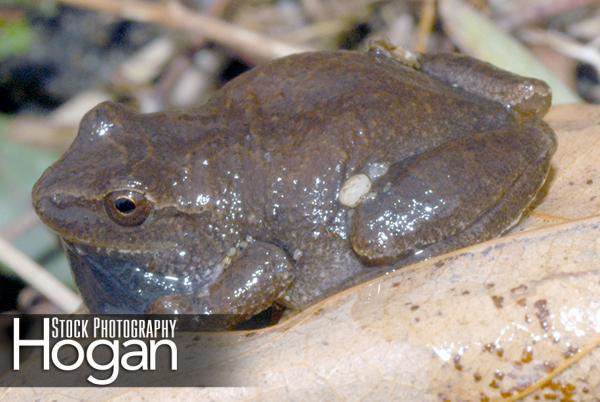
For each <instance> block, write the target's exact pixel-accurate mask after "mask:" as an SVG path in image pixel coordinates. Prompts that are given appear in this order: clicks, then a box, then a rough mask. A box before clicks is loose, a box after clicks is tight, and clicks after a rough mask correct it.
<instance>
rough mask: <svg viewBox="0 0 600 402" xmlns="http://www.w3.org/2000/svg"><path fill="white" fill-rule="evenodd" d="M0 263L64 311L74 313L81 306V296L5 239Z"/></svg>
mask: <svg viewBox="0 0 600 402" xmlns="http://www.w3.org/2000/svg"><path fill="white" fill-rule="evenodd" d="M0 263H1V264H3V265H5V266H6V267H8V268H10V269H11V270H13V271H14V272H15V273H16V274H17V275H19V276H20V277H21V278H22V279H23V280H24V281H25V282H27V283H28V284H30V285H31V286H32V287H33V288H34V289H36V290H38V291H39V292H40V293H41V294H43V295H44V296H46V297H47V298H48V300H50V301H51V302H52V303H54V304H55V305H57V306H58V307H60V308H61V309H62V310H63V311H65V312H67V313H72V312H73V311H75V310H76V309H77V308H78V307H79V306H80V305H81V299H80V298H79V296H77V295H76V294H75V293H74V292H73V291H71V290H70V289H69V288H67V287H66V286H65V285H63V284H62V283H61V282H60V281H58V280H57V279H56V278H55V277H54V276H52V275H51V274H50V273H49V272H48V271H46V270H45V269H44V268H43V267H41V266H39V265H38V264H37V263H35V262H34V261H33V260H31V259H30V258H29V257H27V256H26V255H25V254H23V253H22V252H21V251H19V250H18V249H17V248H15V247H14V246H13V245H12V244H10V243H9V242H7V241H6V240H4V239H3V238H0Z"/></svg>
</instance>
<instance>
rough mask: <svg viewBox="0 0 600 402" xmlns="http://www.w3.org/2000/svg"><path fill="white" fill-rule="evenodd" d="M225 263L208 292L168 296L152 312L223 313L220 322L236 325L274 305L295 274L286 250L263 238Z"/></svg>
mask: <svg viewBox="0 0 600 402" xmlns="http://www.w3.org/2000/svg"><path fill="white" fill-rule="evenodd" d="M229 258H230V257H226V259H229ZM224 264H225V265H226V266H225V268H224V270H223V273H222V274H221V276H220V277H219V279H218V280H217V281H216V282H215V283H213V284H212V285H211V286H210V287H209V288H208V291H207V292H206V294H205V295H171V296H165V297H162V298H160V299H158V300H157V301H156V302H155V303H154V304H153V305H152V307H151V309H150V312H151V313H163V314H165V313H166V314H169V313H178V314H182V313H183V314H217V315H222V316H223V317H222V319H221V321H219V322H220V325H221V326H223V327H233V326H235V325H237V324H239V323H241V322H243V321H245V320H247V319H248V318H250V317H252V316H253V315H255V314H258V313H260V312H261V311H263V310H265V309H267V308H268V307H270V306H271V305H273V303H274V302H275V301H277V300H278V299H279V298H281V297H282V295H283V293H284V292H285V291H286V290H287V289H288V288H289V286H290V285H291V283H292V282H293V280H294V276H295V268H294V266H293V264H292V262H291V261H290V259H289V257H288V256H287V254H286V252H285V251H284V250H282V249H281V248H279V247H277V246H275V245H273V244H270V243H264V242H260V241H254V242H253V243H251V244H250V245H248V247H247V248H246V249H244V250H242V251H241V252H240V254H239V255H237V256H234V257H231V261H230V262H229V261H227V260H226V261H225V262H224Z"/></svg>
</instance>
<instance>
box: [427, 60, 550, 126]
mask: <svg viewBox="0 0 600 402" xmlns="http://www.w3.org/2000/svg"><path fill="white" fill-rule="evenodd" d="M420 62H421V63H420V64H421V65H420V68H421V70H422V71H423V72H425V73H427V74H428V75H430V76H432V77H435V78H437V79H439V80H441V81H444V82H446V83H448V84H451V85H456V86H458V87H460V88H462V89H464V90H466V91H468V92H471V93H474V94H476V95H478V96H481V97H483V98H487V99H490V100H493V101H496V102H500V103H502V104H503V105H504V106H505V107H507V108H508V109H510V110H512V111H513V112H514V113H515V114H516V117H518V118H520V119H524V118H527V117H534V116H537V117H542V116H544V115H545V114H546V112H548V109H549V108H550V105H551V103H552V92H551V90H550V87H549V86H548V85H547V84H546V83H545V82H544V81H540V80H537V79H535V78H528V77H522V76H520V75H516V74H513V73H510V72H508V71H506V70H502V69H500V68H498V67H495V66H494V65H492V64H490V63H486V62H484V61H481V60H477V59H474V58H472V57H469V56H466V55H462V54H458V53H456V54H451V53H440V54H424V55H422V57H421V59H420Z"/></svg>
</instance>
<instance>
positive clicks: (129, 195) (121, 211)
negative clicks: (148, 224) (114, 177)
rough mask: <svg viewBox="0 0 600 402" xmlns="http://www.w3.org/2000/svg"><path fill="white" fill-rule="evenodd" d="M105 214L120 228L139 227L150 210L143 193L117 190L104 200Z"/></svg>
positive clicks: (150, 206)
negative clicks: (120, 226)
mask: <svg viewBox="0 0 600 402" xmlns="http://www.w3.org/2000/svg"><path fill="white" fill-rule="evenodd" d="M104 206H105V208H106V213H107V214H108V216H110V218H111V219H112V220H113V221H115V222H116V223H118V224H119V225H122V226H137V225H141V224H142V223H143V222H144V221H145V220H146V218H147V217H148V215H149V214H150V210H151V209H152V203H151V202H150V201H148V199H147V198H146V196H145V195H144V193H142V192H139V191H135V190H119V191H113V192H112V193H109V194H107V195H106V197H105V198H104Z"/></svg>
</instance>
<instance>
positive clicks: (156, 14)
mask: <svg viewBox="0 0 600 402" xmlns="http://www.w3.org/2000/svg"><path fill="white" fill-rule="evenodd" d="M58 1H59V2H60V3H63V4H66V5H70V6H74V7H81V8H87V9H91V10H96V11H103V12H107V13H110V14H114V15H118V16H120V17H122V18H125V19H130V20H133V21H138V22H146V23H154V24H158V25H162V26H164V27H167V28H170V29H175V30H180V31H186V32H190V33H194V34H202V35H204V36H205V37H206V38H207V39H208V40H211V41H214V42H217V43H219V44H221V45H223V46H226V47H229V48H231V49H235V50H236V51H238V52H241V53H245V54H250V55H254V56H255V57H257V58H260V59H263V60H269V59H273V58H277V57H283V56H287V55H289V54H292V53H299V52H303V51H308V50H312V49H310V48H308V47H302V46H294V45H290V44H287V43H284V42H281V41H278V40H275V39H272V38H269V37H268V36H265V35H262V34H260V33H257V32H254V31H250V30H248V29H245V28H241V27H239V26H237V25H233V24H230V23H227V22H224V21H222V20H220V19H218V18H214V17H211V16H208V15H204V14H200V13H197V12H194V11H192V10H190V9H189V8H187V7H184V6H183V5H181V4H180V3H179V2H177V1H169V2H167V3H166V4H164V3H154V2H146V1H142V0H58Z"/></svg>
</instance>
